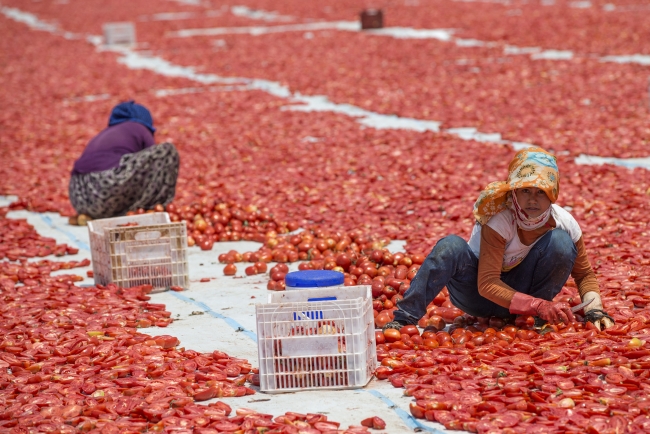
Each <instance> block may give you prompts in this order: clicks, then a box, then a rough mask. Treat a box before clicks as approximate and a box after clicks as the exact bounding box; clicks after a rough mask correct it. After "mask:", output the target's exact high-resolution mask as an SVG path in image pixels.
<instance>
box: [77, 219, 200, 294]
mask: <svg viewBox="0 0 650 434" xmlns="http://www.w3.org/2000/svg"><path fill="white" fill-rule="evenodd" d="M133 223H137V226H124V225H127V224H133ZM88 234H89V236H90V250H91V257H92V264H93V274H94V277H95V283H98V284H100V285H106V284H108V283H115V284H117V285H119V286H122V287H125V288H129V287H132V286H137V285H144V284H150V285H152V286H153V287H154V289H158V290H160V289H163V288H167V287H170V286H180V287H183V288H189V283H190V282H189V275H188V270H189V267H188V264H187V232H186V228H185V223H183V222H179V223H172V222H171V221H170V219H169V214H167V213H166V212H160V213H151V214H140V215H133V216H126V217H115V218H109V219H101V220H92V221H89V222H88Z"/></svg>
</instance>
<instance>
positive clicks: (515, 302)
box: [510, 292, 576, 324]
mask: <svg viewBox="0 0 650 434" xmlns="http://www.w3.org/2000/svg"><path fill="white" fill-rule="evenodd" d="M510 313H514V314H517V315H537V316H538V317H540V318H541V319H543V320H545V321H546V322H548V323H550V324H557V323H560V322H563V323H564V324H569V323H571V322H574V321H575V320H576V319H575V317H574V316H573V312H571V306H569V304H568V303H553V302H552V301H546V300H542V299H541V298H535V297H532V296H530V295H527V294H522V293H521V292H517V293H515V296H514V297H513V298H512V301H511V302H510Z"/></svg>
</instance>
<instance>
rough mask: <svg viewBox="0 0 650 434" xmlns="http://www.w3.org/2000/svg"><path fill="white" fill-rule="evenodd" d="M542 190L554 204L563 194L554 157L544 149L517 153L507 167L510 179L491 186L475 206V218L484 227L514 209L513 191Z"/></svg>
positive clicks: (484, 191)
mask: <svg viewBox="0 0 650 434" xmlns="http://www.w3.org/2000/svg"><path fill="white" fill-rule="evenodd" d="M526 187H536V188H539V189H540V190H543V191H544V192H545V193H546V195H547V196H548V198H549V199H550V200H551V203H555V202H556V201H557V196H558V194H559V193H560V172H559V171H558V168H557V161H556V159H555V156H554V155H552V154H549V153H548V152H546V151H545V150H543V149H542V148H527V149H522V150H521V151H519V152H517V154H515V157H514V158H513V159H512V161H511V162H510V165H509V166H508V180H507V181H496V182H492V183H490V184H489V185H488V186H487V187H485V189H484V190H483V191H482V192H481V194H480V195H479V197H478V199H477V200H476V203H475V204H474V217H475V218H476V221H477V222H479V223H480V224H482V225H484V224H485V223H487V222H488V220H490V218H491V217H492V216H494V215H496V214H498V213H500V212H501V211H503V210H506V209H508V208H512V206H513V205H512V199H511V192H512V191H513V190H515V189H517V188H526Z"/></svg>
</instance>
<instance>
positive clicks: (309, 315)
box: [293, 297, 337, 321]
mask: <svg viewBox="0 0 650 434" xmlns="http://www.w3.org/2000/svg"><path fill="white" fill-rule="evenodd" d="M336 300H337V298H336V297H316V298H308V299H307V302H309V303H313V302H317V301H336ZM306 319H311V320H315V319H323V311H322V310H318V311H317V310H312V311H309V312H294V313H293V320H294V321H300V320H306Z"/></svg>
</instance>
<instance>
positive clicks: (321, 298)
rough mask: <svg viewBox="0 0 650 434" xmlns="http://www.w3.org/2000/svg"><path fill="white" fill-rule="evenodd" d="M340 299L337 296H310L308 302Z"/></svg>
mask: <svg viewBox="0 0 650 434" xmlns="http://www.w3.org/2000/svg"><path fill="white" fill-rule="evenodd" d="M335 300H338V299H337V298H336V297H318V298H308V299H307V301H308V302H314V301H335Z"/></svg>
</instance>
